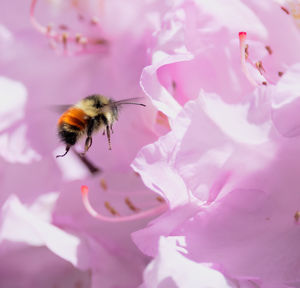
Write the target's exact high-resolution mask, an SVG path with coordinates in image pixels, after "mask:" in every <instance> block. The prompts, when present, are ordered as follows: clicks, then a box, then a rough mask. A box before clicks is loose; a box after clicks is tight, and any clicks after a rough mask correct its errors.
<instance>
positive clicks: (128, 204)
mask: <svg viewBox="0 0 300 288" xmlns="http://www.w3.org/2000/svg"><path fill="white" fill-rule="evenodd" d="M125 203H126V205H127V206H128V208H129V209H130V210H131V211H133V212H138V211H140V209H139V208H137V207H136V206H135V205H134V204H133V203H132V202H131V201H130V199H129V198H128V197H126V198H125Z"/></svg>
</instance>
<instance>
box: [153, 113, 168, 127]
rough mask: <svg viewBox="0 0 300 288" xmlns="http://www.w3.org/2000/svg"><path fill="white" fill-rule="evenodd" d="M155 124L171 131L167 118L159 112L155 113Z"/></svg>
mask: <svg viewBox="0 0 300 288" xmlns="http://www.w3.org/2000/svg"><path fill="white" fill-rule="evenodd" d="M156 123H157V124H159V125H162V126H165V127H167V128H168V129H171V127H170V124H169V119H168V117H167V116H166V115H165V114H164V113H163V112H161V111H158V112H157V115H156Z"/></svg>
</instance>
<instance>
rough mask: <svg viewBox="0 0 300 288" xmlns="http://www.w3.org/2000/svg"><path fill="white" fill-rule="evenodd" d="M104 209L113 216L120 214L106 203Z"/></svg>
mask: <svg viewBox="0 0 300 288" xmlns="http://www.w3.org/2000/svg"><path fill="white" fill-rule="evenodd" d="M104 207H105V208H106V209H107V210H108V211H109V212H110V213H111V214H112V215H113V216H120V214H119V213H118V211H117V210H116V209H115V208H113V207H112V206H111V205H110V204H109V202H108V201H105V202H104Z"/></svg>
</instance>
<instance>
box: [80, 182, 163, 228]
mask: <svg viewBox="0 0 300 288" xmlns="http://www.w3.org/2000/svg"><path fill="white" fill-rule="evenodd" d="M88 192H89V189H88V187H87V186H85V185H83V186H81V195H82V202H83V205H84V207H85V209H86V210H87V212H88V213H89V214H90V215H91V216H93V217H94V218H97V219H98V220H101V221H105V222H113V223H119V222H128V221H133V220H138V219H143V218H146V217H151V216H155V215H158V214H161V213H163V212H165V211H166V210H167V209H168V205H167V204H166V203H165V202H164V201H163V200H162V198H161V197H159V198H157V201H158V202H160V205H159V206H157V207H154V208H152V209H149V210H145V211H142V210H141V209H140V208H138V207H136V206H135V205H134V204H133V203H132V201H131V200H130V199H129V198H128V197H126V198H125V199H124V202H125V204H126V205H127V207H128V208H129V209H130V210H131V211H132V212H133V213H134V214H131V215H128V216H121V215H120V213H119V212H118V211H117V210H116V209H115V208H114V207H113V206H112V205H111V204H110V203H109V202H108V201H105V202H104V206H105V208H106V209H107V210H108V211H109V213H110V214H111V215H112V216H113V217H108V216H105V215H102V214H100V213H98V212H97V211H96V210H95V209H94V208H93V207H92V205H91V203H90V201H89V197H88Z"/></svg>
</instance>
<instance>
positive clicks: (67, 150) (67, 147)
mask: <svg viewBox="0 0 300 288" xmlns="http://www.w3.org/2000/svg"><path fill="white" fill-rule="evenodd" d="M70 147H71V146H69V145H67V146H66V152H65V153H64V154H61V155H56V158H58V157H64V156H66V155H67V153H68V152H69V150H70Z"/></svg>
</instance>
